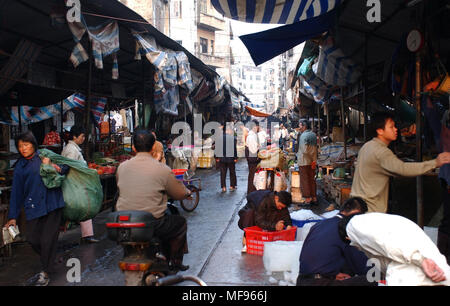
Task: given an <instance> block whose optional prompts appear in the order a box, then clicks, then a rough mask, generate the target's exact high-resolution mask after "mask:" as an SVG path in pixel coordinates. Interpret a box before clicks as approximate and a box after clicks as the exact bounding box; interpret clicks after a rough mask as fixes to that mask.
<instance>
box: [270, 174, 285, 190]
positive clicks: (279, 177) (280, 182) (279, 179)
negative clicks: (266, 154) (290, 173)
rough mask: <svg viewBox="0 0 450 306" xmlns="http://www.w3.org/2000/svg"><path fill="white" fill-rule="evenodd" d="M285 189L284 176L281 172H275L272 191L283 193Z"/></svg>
mask: <svg viewBox="0 0 450 306" xmlns="http://www.w3.org/2000/svg"><path fill="white" fill-rule="evenodd" d="M286 189H287V181H286V175H285V174H284V172H282V171H277V172H276V173H275V179H274V187H273V190H274V191H285V190H286Z"/></svg>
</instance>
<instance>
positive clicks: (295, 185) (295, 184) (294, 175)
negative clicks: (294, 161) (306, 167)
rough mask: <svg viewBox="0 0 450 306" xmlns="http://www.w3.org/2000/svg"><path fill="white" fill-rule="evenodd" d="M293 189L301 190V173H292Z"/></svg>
mask: <svg viewBox="0 0 450 306" xmlns="http://www.w3.org/2000/svg"><path fill="white" fill-rule="evenodd" d="M291 188H300V173H299V172H298V171H293V172H291Z"/></svg>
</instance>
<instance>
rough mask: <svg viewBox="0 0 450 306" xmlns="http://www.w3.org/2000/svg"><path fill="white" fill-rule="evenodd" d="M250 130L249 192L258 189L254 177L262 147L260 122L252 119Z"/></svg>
mask: <svg viewBox="0 0 450 306" xmlns="http://www.w3.org/2000/svg"><path fill="white" fill-rule="evenodd" d="M249 130H250V131H249V132H248V136H247V139H246V143H245V157H246V158H247V163H248V182H247V194H249V193H250V192H253V191H255V190H256V188H255V186H254V185H253V178H254V177H255V172H256V168H257V167H258V163H259V159H258V150H259V149H260V142H259V138H258V134H257V133H258V130H259V122H258V121H256V120H254V121H252V127H251V128H250V129H249Z"/></svg>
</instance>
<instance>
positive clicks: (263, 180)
mask: <svg viewBox="0 0 450 306" xmlns="http://www.w3.org/2000/svg"><path fill="white" fill-rule="evenodd" d="M253 185H254V186H255V188H256V190H264V189H266V186H267V171H264V170H259V171H257V172H256V173H255V177H254V178H253Z"/></svg>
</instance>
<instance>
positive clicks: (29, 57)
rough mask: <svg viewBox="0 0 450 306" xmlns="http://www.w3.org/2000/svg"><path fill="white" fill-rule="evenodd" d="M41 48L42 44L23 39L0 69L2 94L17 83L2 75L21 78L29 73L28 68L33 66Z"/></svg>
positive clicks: (0, 91)
mask: <svg viewBox="0 0 450 306" xmlns="http://www.w3.org/2000/svg"><path fill="white" fill-rule="evenodd" d="M41 50H42V48H41V47H40V46H38V45H36V44H35V43H33V42H31V41H28V40H25V39H22V40H21V41H20V42H19V43H18V45H17V46H16V49H15V50H14V53H13V54H12V56H11V57H10V58H9V60H8V62H7V63H6V64H5V65H4V66H3V67H2V69H1V70H0V96H1V95H3V94H5V93H6V92H7V91H8V90H10V89H11V88H12V87H13V86H14V84H16V81H14V80H11V79H6V78H2V77H1V76H4V77H7V78H12V79H20V78H21V77H22V76H23V75H24V74H25V73H27V71H28V68H29V67H31V64H32V63H33V62H34V61H35V60H36V59H37V57H38V56H39V54H40V53H41Z"/></svg>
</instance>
